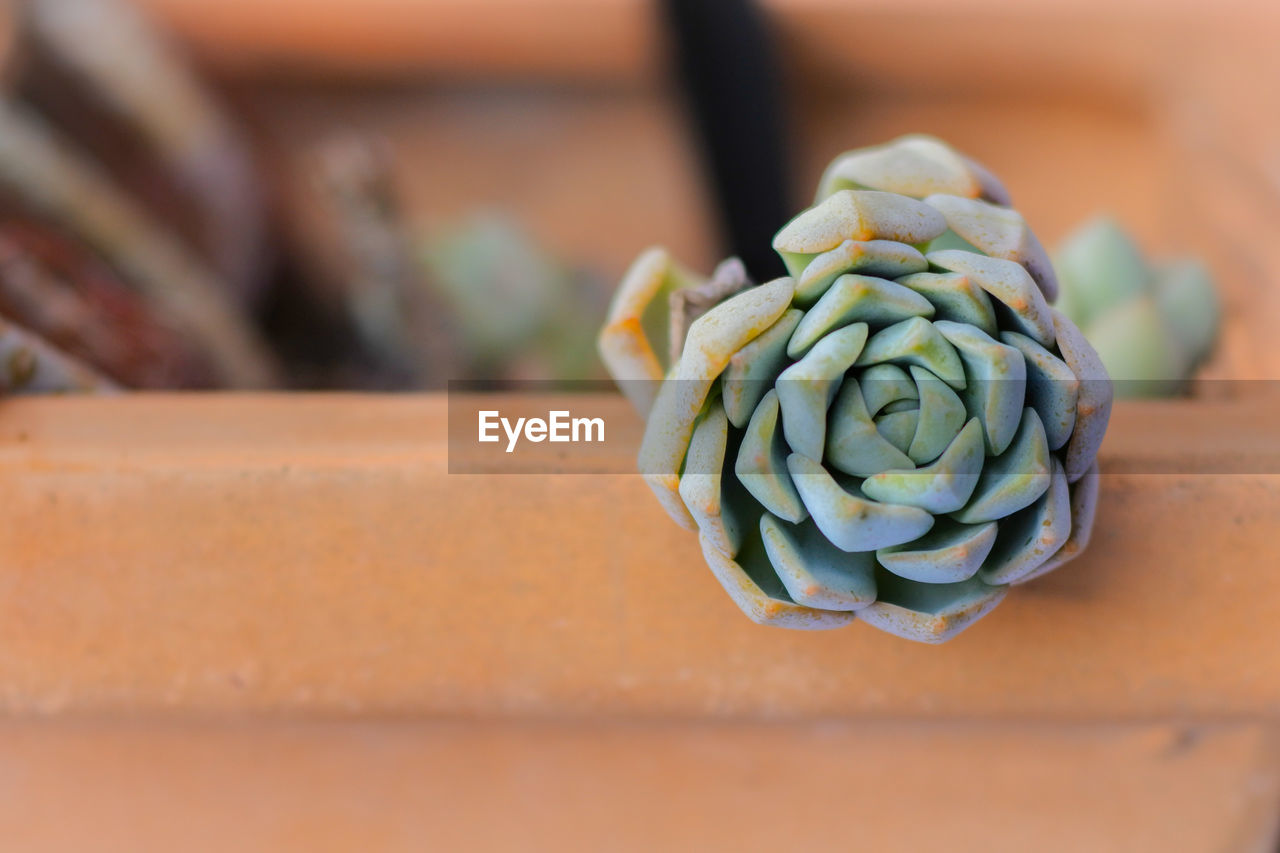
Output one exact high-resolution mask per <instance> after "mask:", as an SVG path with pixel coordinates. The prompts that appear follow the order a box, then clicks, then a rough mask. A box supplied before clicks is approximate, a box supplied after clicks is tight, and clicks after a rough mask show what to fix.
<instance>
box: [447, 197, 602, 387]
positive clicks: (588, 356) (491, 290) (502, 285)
mask: <svg viewBox="0 0 1280 853" xmlns="http://www.w3.org/2000/svg"><path fill="white" fill-rule="evenodd" d="M424 259H425V262H426V268H427V277H428V280H429V282H430V284H431V286H432V287H433V288H434V290H435V291H436V293H437V294H439V295H440V297H441V298H442V299H443V301H444V303H445V304H446V306H448V310H449V312H450V316H451V317H452V318H453V319H454V321H455V322H456V324H457V333H458V340H459V344H460V346H461V349H462V351H463V353H464V357H465V363H464V365H463V369H464V370H465V372H466V373H467V374H468V375H469V376H471V377H473V378H507V379H543V380H556V379H590V378H592V377H591V376H590V375H588V373H587V371H588V370H589V369H590V368H589V366H590V365H593V364H595V359H594V358H592V349H593V338H594V334H593V333H594V329H595V323H596V321H597V318H598V317H599V316H600V311H599V310H597V307H596V305H595V304H594V303H595V299H594V298H593V294H597V293H600V292H601V290H602V288H599V287H596V286H594V283H593V282H592V281H591V279H590V276H589V274H587V273H585V272H583V271H581V270H575V269H572V268H570V267H568V266H566V265H565V264H563V263H562V262H561V261H559V260H558V259H556V258H553V257H552V256H551V255H549V254H548V253H547V252H546V251H545V250H544V249H543V248H541V247H540V246H538V245H537V244H536V243H535V242H534V241H533V240H532V239H531V238H530V237H529V235H528V234H527V233H525V232H524V231H522V230H521V229H520V228H519V227H517V226H516V224H515V223H514V222H513V221H512V220H511V219H509V218H507V217H505V216H502V215H499V214H493V213H488V214H480V215H476V216H474V217H472V218H471V219H470V220H468V221H466V222H464V223H461V224H460V225H458V226H456V227H454V228H452V229H448V230H443V231H440V232H438V233H436V234H434V235H433V236H432V239H431V240H430V241H429V242H428V245H427V249H426V252H425V254H424ZM497 305H500V306H502V310H500V311H495V310H494V306H497ZM599 307H600V308H603V304H601V305H600V306H599Z"/></svg>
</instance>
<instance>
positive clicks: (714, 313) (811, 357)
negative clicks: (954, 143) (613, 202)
mask: <svg viewBox="0 0 1280 853" xmlns="http://www.w3.org/2000/svg"><path fill="white" fill-rule="evenodd" d="M773 246H774V249H775V250H776V251H777V252H778V253H779V254H780V255H781V257H782V259H783V261H784V262H785V264H786V267H787V270H788V272H789V275H788V276H787V277H784V278H780V279H777V280H775V281H771V282H768V283H766V284H762V285H759V286H745V287H738V288H734V287H725V286H724V285H725V282H724V281H723V280H719V279H722V277H719V276H718V277H717V279H713V280H712V281H710V282H708V281H703V280H702V279H700V278H699V277H698V276H696V275H693V274H692V273H689V272H688V271H687V270H684V269H682V268H681V267H679V266H678V265H677V264H676V263H675V262H674V261H673V260H672V259H671V258H670V256H669V255H668V254H667V253H666V252H665V251H664V250H662V249H651V250H649V251H647V252H646V253H644V254H642V255H641V256H640V258H639V259H637V261H636V262H635V264H634V265H633V266H632V268H631V270H630V271H629V272H628V273H627V275H626V277H625V278H624V280H623V282H622V285H621V286H620V288H619V290H618V293H617V294H616V295H615V298H614V301H613V304H612V306H611V309H610V314H609V318H608V320H607V322H606V325H605V328H604V329H603V330H602V332H601V335H600V341H599V344H600V351H601V354H602V356H603V359H604V361H605V364H606V366H608V367H609V369H610V372H611V373H612V374H613V376H614V377H615V379H617V380H618V381H619V384H620V386H621V387H622V389H623V391H624V392H625V393H626V394H627V395H628V397H630V399H631V400H632V402H633V403H634V404H635V405H636V407H637V409H639V410H640V411H641V412H642V413H644V414H645V415H646V416H647V424H646V430H645V434H644V440H643V443H642V446H641V450H640V455H639V466H640V471H641V473H642V474H643V475H644V476H645V478H646V479H647V480H648V482H649V485H650V486H651V487H652V488H653V491H654V493H655V494H656V495H657V496H658V499H659V500H660V501H661V503H662V505H663V506H664V507H665V508H666V509H667V511H668V512H669V513H670V515H671V516H672V518H674V519H675V520H676V521H677V522H679V523H680V524H682V525H684V526H686V527H688V528H690V529H692V530H696V531H697V532H698V535H699V539H700V543H701V546H702V552H703V555H704V556H705V558H706V562H707V564H708V565H709V566H710V568H711V570H712V572H713V573H714V575H715V576H716V578H717V579H718V580H719V581H720V583H721V584H722V585H723V586H724V588H725V590H726V591H727V592H728V593H729V595H730V597H731V598H732V599H733V600H734V602H735V603H737V604H738V606H739V607H740V608H741V609H742V610H743V611H744V612H745V613H746V614H747V616H749V617H750V618H751V619H753V620H754V621H756V622H759V623H763V624H772V625H779V626H784V627H790V628H805V629H817V628H834V627H838V626H841V625H846V624H848V623H850V622H852V621H854V620H855V619H857V620H861V621H864V622H866V623H868V624H870V625H873V626H875V627H877V628H880V629H882V630H884V631H888V632H890V633H892V634H896V635H899V636H902V637H906V638H909V639H913V640H919V641H924V642H942V641H944V640H947V639H949V638H951V637H952V636H954V635H955V634H957V633H958V632H960V631H961V630H963V629H964V628H966V627H967V626H969V625H970V624H972V623H973V622H974V621H976V620H977V619H979V618H980V617H982V616H983V615H985V614H986V613H988V612H989V611H990V610H991V609H992V608H994V607H995V605H996V604H998V603H999V602H1000V600H1001V599H1002V598H1003V597H1004V595H1005V592H1006V590H1007V588H1008V587H1009V586H1010V585H1012V584H1016V583H1022V582H1024V581H1027V580H1030V579H1032V578H1034V577H1037V576H1039V575H1042V574H1044V573H1046V572H1048V571H1051V570H1052V569H1054V568H1057V567H1058V566H1060V565H1062V564H1063V563H1065V562H1067V561H1068V560H1070V559H1072V558H1073V557H1075V556H1076V555H1078V554H1079V553H1080V552H1081V550H1082V549H1083V548H1084V547H1085V546H1086V544H1087V543H1088V540H1089V535H1090V530H1091V528H1092V523H1093V516H1094V509H1095V505H1096V499H1097V491H1098V469H1097V462H1096V456H1097V451H1098V447H1099V445H1100V444H1101V441H1102V437H1103V433H1104V432H1105V430H1106V425H1107V419H1108V417H1109V414H1110V408H1111V394H1112V392H1111V383H1110V381H1109V379H1108V378H1107V375H1106V372H1105V369H1104V368H1103V366H1102V363H1101V362H1100V361H1099V359H1098V357H1097V355H1096V353H1095V352H1094V350H1093V349H1092V347H1090V345H1089V344H1088V343H1087V341H1086V340H1085V338H1084V336H1083V335H1082V334H1081V333H1080V331H1079V330H1078V329H1077V328H1076V327H1075V326H1074V325H1073V324H1072V323H1071V322H1070V321H1069V320H1067V319H1066V318H1065V317H1064V316H1063V315H1062V314H1060V313H1059V312H1058V311H1056V310H1055V309H1054V308H1052V307H1051V306H1050V304H1049V300H1050V299H1052V298H1053V296H1054V293H1055V290H1056V283H1055V278H1054V271H1053V268H1052V266H1051V265H1050V263H1049V261H1048V258H1047V257H1046V255H1045V252H1044V249H1043V248H1042V247H1041V245H1040V243H1039V241H1038V240H1037V239H1036V238H1035V236H1034V235H1033V234H1032V233H1031V231H1030V230H1029V229H1028V228H1027V226H1026V224H1025V222H1024V221H1023V219H1022V217H1021V216H1020V215H1019V214H1018V213H1017V212H1016V211H1015V210H1013V209H1012V208H1011V207H1009V206H1008V197H1007V195H1006V193H1005V191H1004V188H1003V187H1002V186H1001V185H1000V184H999V182H998V181H997V180H996V179H995V178H994V177H993V176H992V175H991V174H990V173H989V172H988V171H986V170H985V169H983V168H982V167H981V166H979V165H977V164H976V163H974V162H973V161H971V160H969V159H967V158H965V157H964V156H962V155H960V154H959V153H957V152H955V151H954V150H953V149H951V148H950V147H948V146H947V145H945V144H944V143H942V142H940V141H938V140H936V139H933V138H930V137H923V136H911V137H904V138H902V139H898V140H895V141H894V142H891V143H889V144H887V145H884V146H879V147H875V148H868V149H862V150H858V151H853V152H850V153H847V154H844V155H842V156H841V157H839V158H837V159H836V160H835V161H834V162H833V163H832V164H831V166H830V167H829V168H828V169H827V172H826V174H825V175H824V176H823V178H822V182H821V185H820V188H819V191H818V195H817V200H816V202H815V204H814V205H813V206H812V207H810V208H809V209H807V210H805V211H804V212H802V213H801V214H800V215H798V216H797V217H795V219H793V220H792V221H791V222H789V223H787V225H786V226H784V227H783V228H782V230H781V231H779V232H778V234H777V236H776V237H775V238H774V242H773ZM723 266H724V265H722V267H723ZM722 291H723V292H725V294H726V295H724V296H723V298H721V299H719V300H718V301H716V302H715V304H713V305H712V306H710V307H709V308H708V310H706V311H705V313H702V314H701V316H698V317H697V318H696V319H694V320H693V321H692V322H691V323H689V325H688V327H687V331H685V330H683V329H682V328H679V324H673V325H674V326H675V327H674V328H672V329H670V330H669V333H670V334H672V335H674V336H675V337H676V339H677V340H676V344H677V345H676V347H674V348H673V351H674V352H678V358H675V359H674V360H673V361H672V363H670V364H669V365H664V364H662V361H661V359H660V357H659V356H658V353H657V351H656V350H655V349H654V347H653V344H652V343H651V337H650V334H649V331H648V330H653V329H655V328H658V327H660V326H661V313H660V312H655V311H654V310H653V306H654V305H655V304H656V303H660V302H661V301H662V299H663V297H664V296H666V297H670V295H671V294H673V293H674V294H676V295H677V296H679V295H680V294H681V293H689V292H692V293H695V294H700V295H703V296H705V295H706V294H720V293H721V292H722ZM686 301H688V300H686ZM672 316H673V317H674V316H675V315H674V314H672ZM681 341H682V345H681Z"/></svg>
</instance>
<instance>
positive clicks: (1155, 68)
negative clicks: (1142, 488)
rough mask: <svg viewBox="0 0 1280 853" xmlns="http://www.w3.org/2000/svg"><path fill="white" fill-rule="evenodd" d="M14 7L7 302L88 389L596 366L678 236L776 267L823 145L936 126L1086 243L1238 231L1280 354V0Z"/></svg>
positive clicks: (1209, 236)
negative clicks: (1089, 225)
mask: <svg viewBox="0 0 1280 853" xmlns="http://www.w3.org/2000/svg"><path fill="white" fill-rule="evenodd" d="M8 9H9V11H8V12H7V13H6V14H5V19H6V20H5V23H4V44H5V47H4V57H5V59H4V65H5V81H6V89H5V96H4V97H5V100H4V111H3V114H0V122H2V123H3V125H5V126H0V134H3V136H4V137H5V138H4V139H3V141H2V142H0V160H2V161H3V162H0V185H2V186H3V188H4V197H3V209H4V212H5V219H4V227H3V228H2V229H0V264H3V266H2V267H0V291H3V292H0V313H2V314H3V316H5V317H7V318H9V319H10V320H12V321H14V322H15V324H16V325H17V326H18V327H19V328H20V330H21V331H25V332H28V333H30V334H31V335H33V336H34V337H35V338H36V339H38V343H39V344H40V346H38V347H37V348H36V351H38V352H40V353H43V354H44V355H43V356H42V360H41V363H42V364H44V362H48V364H49V365H50V367H49V369H50V370H52V371H53V372H52V373H49V374H47V375H46V374H44V373H38V372H37V373H36V376H37V377H39V378H46V379H48V381H49V382H51V383H53V385H55V386H56V385H58V384H59V383H61V384H71V385H74V386H76V387H82V386H86V385H88V386H95V387H110V386H112V385H123V386H126V387H182V388H188V387H189V388H218V387H289V388H368V389H414V388H438V387H442V386H443V384H444V383H445V382H446V381H447V380H448V379H463V378H466V379H500V380H501V379H513V380H514V379H527V378H551V379H580V378H593V377H598V376H600V375H601V374H600V368H599V365H598V362H597V360H596V357H595V355H594V350H593V345H592V340H593V336H594V333H595V330H596V328H597V327H598V325H599V321H600V319H601V317H602V316H603V312H604V309H605V307H606V305H607V301H608V295H609V293H610V291H611V289H612V287H613V285H614V283H615V282H616V281H617V279H618V277H619V276H620V274H621V272H622V271H623V270H624V269H625V268H626V265H627V264H628V263H629V261H630V260H631V259H632V258H633V257H634V256H635V255H636V254H637V253H638V252H639V251H640V250H641V249H642V248H644V247H646V246H648V245H651V244H654V243H661V244H664V245H666V246H667V247H669V248H670V249H671V250H672V251H673V253H674V254H675V255H676V256H677V257H678V258H680V259H682V260H683V261H684V262H685V263H686V264H687V265H689V266H690V267H691V268H693V269H696V270H700V271H703V272H709V271H710V270H711V268H712V267H713V266H714V264H715V263H716V262H717V261H718V260H719V259H721V258H722V257H724V256H726V255H728V254H738V255H739V256H741V257H742V258H743V259H744V260H745V261H746V262H747V266H748V268H749V269H750V270H751V271H752V273H753V274H754V275H755V276H756V277H757V279H762V278H768V277H771V276H772V275H774V274H775V273H776V272H777V271H778V269H777V267H776V266H775V265H776V261H774V260H773V259H772V258H771V257H770V252H769V250H768V241H769V237H770V236H771V235H772V233H773V232H774V231H775V230H776V229H777V228H778V227H779V226H780V225H781V224H782V223H783V222H785V221H786V219H788V218H789V217H790V216H791V215H792V214H793V213H794V212H796V211H797V210H798V209H799V208H801V207H802V206H804V205H805V204H806V203H807V201H808V199H809V197H810V194H811V192H812V187H813V186H814V185H815V182H816V180H817V176H818V175H819V174H820V172H821V170H822V168H823V166H824V165H825V164H826V163H827V162H828V161H829V160H830V159H831V158H832V157H834V156H835V155H836V154H838V153H840V152H842V151H845V150H848V149H850V148H854V147H859V146H863V145H869V144H874V143H877V142H882V141H887V140H888V139H890V138H893V137H895V136H897V135H900V134H903V133H908V132H926V133H931V134H935V135H938V136H941V137H942V138H944V139H946V140H948V141H950V142H951V143H953V144H954V145H955V146H957V147H958V148H960V149H961V150H963V151H965V152H967V153H968V154H970V155H971V156H974V157H976V158H977V159H979V160H981V161H983V162H984V163H985V164H987V165H988V166H989V167H990V168H992V169H993V170H994V171H996V172H997V173H998V174H999V175H1000V176H1001V177H1002V178H1003V179H1004V181H1005V183H1006V184H1007V185H1008V187H1009V188H1010V190H1011V192H1012V194H1013V197H1014V203H1015V204H1016V205H1017V206H1018V207H1019V208H1020V209H1021V210H1022V212H1023V213H1024V214H1025V215H1026V216H1027V218H1028V220H1029V221H1030V223H1031V224H1032V226H1033V227H1034V228H1035V229H1036V230H1037V232H1038V233H1039V235H1040V237H1041V239H1042V240H1043V241H1044V242H1045V243H1046V245H1048V246H1050V247H1053V246H1055V245H1057V244H1058V243H1059V242H1060V241H1061V240H1062V239H1063V238H1064V237H1065V235H1067V234H1068V233H1069V232H1071V231H1072V230H1073V229H1074V228H1075V227H1076V226H1078V225H1079V224H1080V223H1082V222H1084V221H1086V220H1087V219H1089V218H1090V217H1093V216H1096V215H1099V214H1106V215H1110V216H1112V217H1114V218H1115V220H1116V221H1118V222H1119V223H1120V224H1121V225H1122V226H1123V228H1124V229H1126V230H1127V231H1128V232H1129V233H1130V235H1131V236H1132V238H1133V239H1135V240H1136V241H1137V243H1138V244H1139V245H1140V246H1142V247H1144V249H1146V250H1148V251H1149V252H1150V253H1151V254H1152V255H1153V256H1155V257H1165V256H1187V255H1189V256H1194V257H1199V258H1201V259H1203V260H1204V261H1205V262H1206V263H1207V264H1208V266H1209V267H1210V268H1211V269H1212V270H1213V274H1214V276H1215V278H1216V279H1217V280H1218V282H1219V286H1220V288H1221V290H1222V293H1223V295H1222V300H1221V301H1222V303H1223V305H1222V313H1223V316H1224V318H1225V323H1226V330H1227V331H1226V333H1225V334H1224V335H1223V336H1222V338H1221V340H1220V345H1219V346H1218V348H1217V350H1216V352H1215V355H1214V357H1213V358H1212V359H1211V360H1210V363H1209V366H1208V373H1207V375H1209V376H1214V377H1231V378H1256V377H1270V376H1273V375H1276V374H1277V372H1280V358H1278V357H1277V356H1276V355H1275V354H1274V353H1272V352H1271V351H1270V348H1269V347H1268V346H1266V338H1265V334H1266V332H1265V328H1264V326H1265V325H1266V324H1269V323H1270V322H1271V319H1272V318H1275V317H1277V316H1280V288H1277V287H1274V286H1272V285H1273V284H1274V281H1273V279H1274V277H1275V273H1274V272H1273V270H1275V269H1276V268H1277V265H1276V264H1275V263H1273V261H1274V260H1275V259H1274V258H1272V257H1271V255H1272V254H1274V253H1275V252H1276V251H1277V250H1276V248H1275V246H1274V243H1275V241H1274V240H1273V239H1272V234H1271V232H1272V225H1271V223H1272V222H1273V221H1274V220H1275V217H1276V216H1277V214H1280V122H1278V121H1277V120H1276V119H1275V116H1276V115H1277V111H1276V107H1277V106H1280V104H1277V103H1276V101H1277V95H1276V94H1275V92H1276V87H1275V86H1274V85H1271V83H1272V82H1273V81H1275V80H1276V79H1277V76H1276V66H1277V65H1278V64H1280V62H1278V61H1277V60H1276V59H1274V58H1273V53H1274V51H1272V50H1271V49H1270V45H1271V44H1273V43H1274V37H1275V35H1276V34H1277V32H1278V31H1280V27H1278V26H1277V21H1278V20H1280V12H1278V11H1277V8H1276V7H1275V4H1273V3H1266V2H1253V1H1252V0H1226V2H1222V3H1219V4H1216V5H1215V6H1214V8H1213V10H1212V12H1211V13H1210V12H1209V11H1208V10H1206V9H1205V8H1204V7H1203V4H1198V3H1192V2H1190V0H1171V2H1164V3H1155V2H1151V3H1144V2H1123V3H1122V2H1108V0H1071V2H1067V0H1047V1H1046V2H1039V3H1035V4H1025V3H1014V2H1008V0H965V2H945V0H898V1H897V2H890V0H763V2H755V3H749V2H745V0H705V2H697V3H679V2H675V0H669V2H656V1H655V2H650V0H468V1H467V2H463V0H440V2H435V0H421V2H414V0H369V1H368V2H359V3H356V2H348V0H276V2H272V3H266V4H264V3H259V2H249V0H220V2H200V0H136V2H133V3H130V2H129V0H31V2H18V3H15V4H11V5H10V6H9V7H8ZM1246 303H1247V306H1248V307H1247V308H1246V307H1245V305H1246ZM11 333H12V332H11ZM24 352H25V350H24ZM60 356H67V357H68V359H69V361H66V360H60V358H59V357H60ZM28 358H30V357H28ZM32 372H33V371H31V370H28V371H26V372H25V373H24V372H23V371H19V372H18V373H16V374H13V376H11V377H10V379H11V381H10V383H9V384H10V385H11V386H16V385H18V384H21V382H23V381H26V382H30V381H31V380H30V379H29V378H28V377H27V374H30V373H32ZM49 377H52V378H49Z"/></svg>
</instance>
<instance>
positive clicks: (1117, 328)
mask: <svg viewBox="0 0 1280 853" xmlns="http://www.w3.org/2000/svg"><path fill="white" fill-rule="evenodd" d="M1054 266H1055V267H1056V268H1057V272H1058V277H1059V279H1060V280H1061V282H1062V297H1061V299H1060V300H1059V303H1058V307H1059V308H1060V309H1061V310H1062V313H1064V314H1066V315H1067V316H1068V317H1070V318H1071V319H1072V321H1073V322H1075V324H1076V325H1077V326H1079V327H1080V329H1081V330H1082V331H1083V332H1084V334H1085V337H1086V338H1088V339H1089V342H1090V343H1091V344H1093V346H1094V347H1095V348H1096V349H1097V351H1098V356H1099V358H1101V359H1102V363H1103V364H1104V365H1106V368H1107V371H1108V372H1109V373H1110V374H1111V376H1112V378H1114V379H1115V380H1117V381H1116V393H1117V395H1118V396H1121V397H1164V396H1169V395H1173V394H1178V393H1180V392H1181V391H1182V390H1183V389H1184V388H1185V387H1186V385H1187V381H1188V380H1189V379H1190V378H1191V377H1192V375H1194V374H1195V372H1196V370H1198V369H1199V368H1200V366H1201V365H1203V364H1204V362H1205V361H1206V360H1207V359H1208V357H1209V355H1210V353H1211V352H1212V351H1213V344H1214V341H1215V340H1216V339H1217V337H1218V325H1219V322H1220V319H1221V315H1222V311H1221V306H1220V305H1219V302H1218V293H1217V290H1216V288H1215V287H1214V284H1213V279H1212V277H1210V275H1209V271H1208V269H1206V268H1205V266H1204V264H1202V263H1200V262H1199V261H1196V260H1192V259H1178V260H1172V261H1168V262H1164V263H1158V264H1150V263H1148V262H1147V261H1146V260H1145V259H1144V258H1143V256H1142V252H1141V251H1140V250H1139V249H1138V246H1137V244H1136V243H1135V242H1134V241H1133V239H1132V238H1131V237H1130V236H1129V235H1128V234H1126V233H1125V231H1124V229H1123V228H1121V227H1120V225H1119V224H1118V223H1117V222H1115V221H1114V220H1112V219H1108V218H1099V219H1095V220H1093V221H1091V222H1087V223H1085V224H1084V225H1082V226H1081V227H1080V228H1078V229H1077V230H1076V231H1075V232H1074V233H1072V234H1071V235H1070V236H1068V237H1067V239H1066V240H1064V241H1063V242H1062V245H1061V246H1060V247H1059V248H1058V251H1057V252H1056V253H1055V256H1054Z"/></svg>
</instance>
